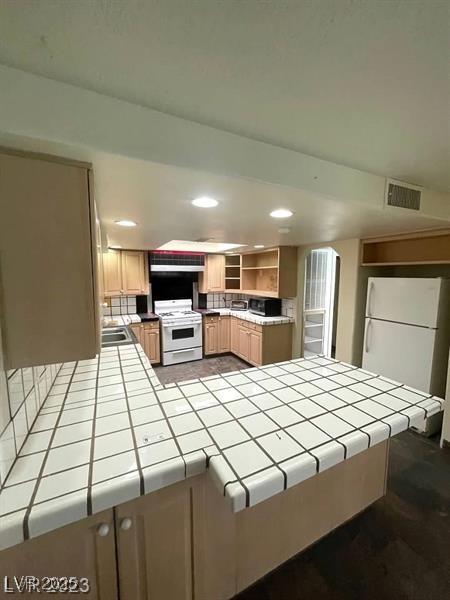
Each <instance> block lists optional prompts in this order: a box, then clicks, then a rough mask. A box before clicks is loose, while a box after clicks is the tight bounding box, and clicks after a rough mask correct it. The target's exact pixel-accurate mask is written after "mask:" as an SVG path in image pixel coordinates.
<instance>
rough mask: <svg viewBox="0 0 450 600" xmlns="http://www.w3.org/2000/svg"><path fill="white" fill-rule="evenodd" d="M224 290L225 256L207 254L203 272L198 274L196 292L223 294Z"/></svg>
mask: <svg viewBox="0 0 450 600" xmlns="http://www.w3.org/2000/svg"><path fill="white" fill-rule="evenodd" d="M224 290H225V256H224V255H223V254H207V255H206V256H205V270H204V271H202V272H201V273H200V274H199V278H198V291H199V292H200V293H201V294H207V293H208V292H223V291H224Z"/></svg>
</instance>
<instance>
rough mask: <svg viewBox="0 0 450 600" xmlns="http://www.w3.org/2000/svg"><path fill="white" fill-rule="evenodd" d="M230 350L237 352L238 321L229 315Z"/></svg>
mask: <svg viewBox="0 0 450 600" xmlns="http://www.w3.org/2000/svg"><path fill="white" fill-rule="evenodd" d="M230 333H231V352H233V354H239V323H238V320H237V319H236V317H231V326H230Z"/></svg>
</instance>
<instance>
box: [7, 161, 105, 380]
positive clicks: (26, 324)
mask: <svg viewBox="0 0 450 600" xmlns="http://www.w3.org/2000/svg"><path fill="white" fill-rule="evenodd" d="M0 205H1V206H0V215H1V216H0V273H1V275H0V277H1V281H0V289H1V294H2V297H1V305H2V315H1V317H2V319H3V323H2V334H3V346H4V350H5V352H4V354H5V368H7V369H11V368H20V367H28V366H33V365H44V364H49V363H59V362H69V361H72V360H81V359H88V358H93V357H94V356H95V354H96V353H97V352H98V351H99V349H100V336H99V327H98V325H99V313H100V311H99V297H98V288H97V282H96V278H97V253H96V250H97V249H96V243H95V237H96V231H95V229H96V220H95V214H94V199H93V196H92V190H91V188H90V184H89V165H86V164H80V163H74V162H71V161H67V162H63V161H62V159H57V158H54V157H47V156H42V155H33V154H28V153H27V154H25V153H20V152H16V151H7V150H5V151H0Z"/></svg>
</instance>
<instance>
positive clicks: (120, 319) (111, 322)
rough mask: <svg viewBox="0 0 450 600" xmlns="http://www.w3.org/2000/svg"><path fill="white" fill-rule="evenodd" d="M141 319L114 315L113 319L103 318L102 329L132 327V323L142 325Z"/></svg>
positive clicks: (135, 316) (132, 316)
mask: <svg viewBox="0 0 450 600" xmlns="http://www.w3.org/2000/svg"><path fill="white" fill-rule="evenodd" d="M140 322H141V318H140V317H139V315H136V314H131V315H114V316H111V317H103V323H102V327H120V326H123V325H130V324H131V323H140Z"/></svg>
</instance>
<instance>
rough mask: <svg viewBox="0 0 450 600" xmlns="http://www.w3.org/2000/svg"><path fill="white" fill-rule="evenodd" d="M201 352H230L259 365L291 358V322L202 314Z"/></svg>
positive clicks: (206, 353)
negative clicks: (202, 347) (202, 350)
mask: <svg viewBox="0 0 450 600" xmlns="http://www.w3.org/2000/svg"><path fill="white" fill-rule="evenodd" d="M204 341H205V355H208V354H217V353H221V352H230V351H231V352H232V353H233V354H236V355H237V356H239V357H240V358H242V359H243V360H245V361H247V362H248V363H250V364H252V365H255V366H260V365H267V364H270V363H273V362H281V361H283V360H290V359H291V358H292V324H291V323H281V324H280V325H265V326H264V325H259V324H257V323H251V322H250V321H244V320H243V319H239V318H238V317H228V316H226V317H223V316H221V317H218V316H205V318H204Z"/></svg>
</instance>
